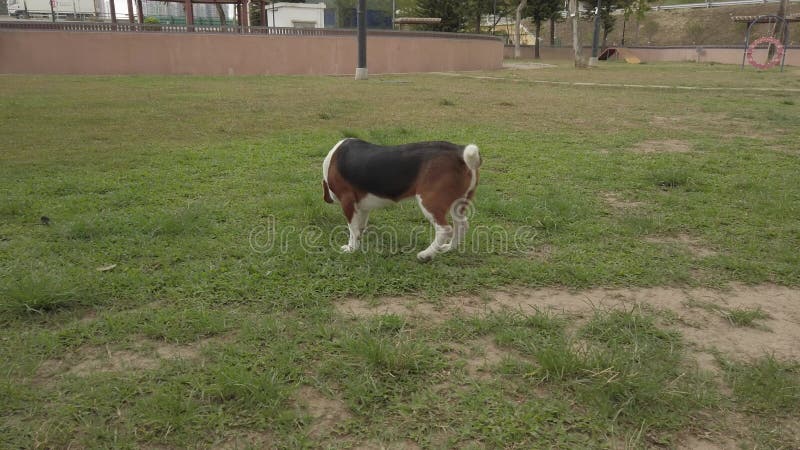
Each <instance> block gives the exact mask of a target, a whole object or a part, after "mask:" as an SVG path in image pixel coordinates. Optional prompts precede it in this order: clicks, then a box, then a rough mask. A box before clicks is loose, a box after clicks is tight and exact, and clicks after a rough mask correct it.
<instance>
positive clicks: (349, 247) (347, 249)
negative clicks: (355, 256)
mask: <svg viewBox="0 0 800 450" xmlns="http://www.w3.org/2000/svg"><path fill="white" fill-rule="evenodd" d="M355 250H356V249H355V248H353V246H352V245H350V244H345V245H343V246H342V252H343V253H353V252H354V251H355Z"/></svg>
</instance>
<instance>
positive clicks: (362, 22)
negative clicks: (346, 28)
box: [356, 0, 367, 80]
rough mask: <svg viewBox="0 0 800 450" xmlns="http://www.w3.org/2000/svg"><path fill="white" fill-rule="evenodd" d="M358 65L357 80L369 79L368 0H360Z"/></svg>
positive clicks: (357, 16)
mask: <svg viewBox="0 0 800 450" xmlns="http://www.w3.org/2000/svg"><path fill="white" fill-rule="evenodd" d="M356 20H357V21H358V66H356V80H366V79H367V0H358V13H357V14H356Z"/></svg>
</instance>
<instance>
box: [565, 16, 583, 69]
mask: <svg viewBox="0 0 800 450" xmlns="http://www.w3.org/2000/svg"><path fill="white" fill-rule="evenodd" d="M568 12H569V18H570V23H571V24H572V52H573V54H574V55H575V67H576V68H578V69H583V68H585V67H586V61H584V60H583V51H582V47H581V39H580V38H581V36H580V31H579V29H578V0H569V9H568Z"/></svg>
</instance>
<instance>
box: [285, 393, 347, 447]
mask: <svg viewBox="0 0 800 450" xmlns="http://www.w3.org/2000/svg"><path fill="white" fill-rule="evenodd" d="M297 398H298V400H299V401H300V402H301V403H303V404H304V405H306V407H307V408H308V413H309V414H310V415H311V417H312V418H313V419H314V422H313V423H312V424H311V428H310V430H309V435H311V437H314V438H319V437H321V436H326V435H329V434H330V433H331V431H332V430H333V429H334V428H335V427H336V424H337V423H339V422H341V421H343V420H347V419H349V418H351V417H352V415H351V414H350V411H349V410H348V409H347V405H345V403H344V402H343V401H341V400H339V399H332V398H329V397H326V396H325V395H323V394H322V393H321V392H319V391H318V390H316V389H314V388H312V387H310V386H303V387H301V388H300V389H299V391H298V392H297Z"/></svg>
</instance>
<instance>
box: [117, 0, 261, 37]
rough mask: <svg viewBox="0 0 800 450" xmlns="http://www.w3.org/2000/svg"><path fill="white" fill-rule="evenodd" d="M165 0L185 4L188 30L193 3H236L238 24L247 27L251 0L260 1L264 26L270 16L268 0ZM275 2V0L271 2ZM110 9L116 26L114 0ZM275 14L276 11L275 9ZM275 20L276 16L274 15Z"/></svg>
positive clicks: (139, 1) (130, 11)
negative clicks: (268, 15) (267, 10)
mask: <svg viewBox="0 0 800 450" xmlns="http://www.w3.org/2000/svg"><path fill="white" fill-rule="evenodd" d="M135 1H136V8H137V9H138V13H139V14H138V21H139V24H143V23H144V15H143V14H142V0H135ZM163 1H164V2H169V3H183V4H184V11H185V13H186V25H187V31H192V30H193V29H194V28H193V27H194V12H193V10H192V4H194V3H222V4H228V5H230V4H233V5H236V15H237V16H238V20H237V25H238V26H240V27H246V26H249V25H250V18H249V16H250V12H249V7H248V4H249V3H250V2H257V3H259V9H260V10H261V23H262V24H263V26H267V25H268V21H269V18H268V17H267V12H266V8H267V0H163ZM133 2H134V0H128V21H129V22H130V23H133V20H134V13H133ZM270 3H274V2H272V1H271V2H270ZM108 4H109V9H110V13H111V23H112V24H113V26H114V28H116V26H117V11H116V6H115V5H114V0H110V1H109V2H108ZM273 15H274V11H273ZM273 21H274V17H273Z"/></svg>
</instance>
